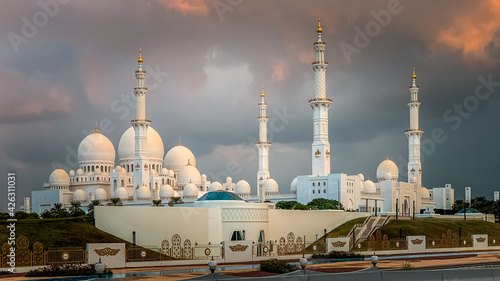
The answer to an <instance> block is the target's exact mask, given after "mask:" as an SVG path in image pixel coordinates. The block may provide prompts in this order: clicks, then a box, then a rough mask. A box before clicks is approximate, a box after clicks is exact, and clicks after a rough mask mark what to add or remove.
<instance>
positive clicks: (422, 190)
mask: <svg viewBox="0 0 500 281" xmlns="http://www.w3.org/2000/svg"><path fill="white" fill-rule="evenodd" d="M420 197H421V198H423V199H429V197H431V194H430V192H429V190H428V189H427V188H425V187H423V186H422V187H421V188H420Z"/></svg>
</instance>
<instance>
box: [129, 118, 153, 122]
mask: <svg viewBox="0 0 500 281" xmlns="http://www.w3.org/2000/svg"><path fill="white" fill-rule="evenodd" d="M130 122H132V123H135V122H148V123H151V120H148V119H134V120H132V121H130Z"/></svg>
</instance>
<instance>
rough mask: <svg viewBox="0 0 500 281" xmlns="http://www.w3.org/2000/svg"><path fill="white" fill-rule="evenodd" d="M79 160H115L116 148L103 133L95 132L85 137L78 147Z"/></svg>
mask: <svg viewBox="0 0 500 281" xmlns="http://www.w3.org/2000/svg"><path fill="white" fill-rule="evenodd" d="M78 161H79V162H80V163H82V162H103V161H104V162H113V163H114V162H115V148H114V147H113V144H112V143H111V141H110V140H109V139H108V138H107V137H105V136H104V135H102V134H99V133H93V134H90V135H88V136H87V137H85V138H84V139H83V140H82V142H81V143H80V146H79V147H78Z"/></svg>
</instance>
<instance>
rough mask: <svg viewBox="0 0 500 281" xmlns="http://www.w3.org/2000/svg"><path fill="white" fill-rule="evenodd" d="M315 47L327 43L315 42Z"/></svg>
mask: <svg viewBox="0 0 500 281" xmlns="http://www.w3.org/2000/svg"><path fill="white" fill-rule="evenodd" d="M313 45H326V43H325V42H323V41H321V42H314V43H313Z"/></svg>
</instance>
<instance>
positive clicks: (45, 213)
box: [40, 210, 54, 219]
mask: <svg viewBox="0 0 500 281" xmlns="http://www.w3.org/2000/svg"><path fill="white" fill-rule="evenodd" d="M40 216H41V217H42V218H43V219H51V218H54V214H53V213H52V212H51V211H49V210H45V211H43V212H42V213H41V214H40Z"/></svg>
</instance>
